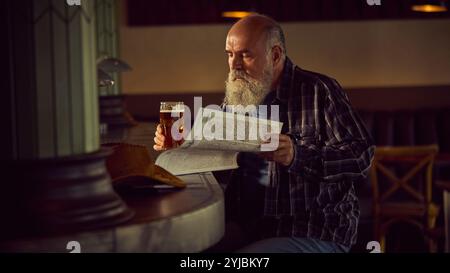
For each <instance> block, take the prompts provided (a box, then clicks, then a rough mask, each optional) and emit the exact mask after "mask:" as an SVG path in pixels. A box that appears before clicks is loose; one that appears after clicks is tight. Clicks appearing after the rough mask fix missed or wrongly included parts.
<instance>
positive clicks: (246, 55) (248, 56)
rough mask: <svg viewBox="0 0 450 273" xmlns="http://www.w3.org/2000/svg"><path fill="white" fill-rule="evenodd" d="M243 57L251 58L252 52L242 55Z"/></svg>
mask: <svg viewBox="0 0 450 273" xmlns="http://www.w3.org/2000/svg"><path fill="white" fill-rule="evenodd" d="M242 57H244V58H250V57H251V55H250V54H244V55H242Z"/></svg>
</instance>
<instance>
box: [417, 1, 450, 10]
mask: <svg viewBox="0 0 450 273" xmlns="http://www.w3.org/2000/svg"><path fill="white" fill-rule="evenodd" d="M447 4H448V3H447V1H444V0H417V1H413V4H412V6H411V9H412V10H413V11H417V12H446V11H447V10H448V8H447Z"/></svg>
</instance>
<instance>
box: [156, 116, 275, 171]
mask: <svg viewBox="0 0 450 273" xmlns="http://www.w3.org/2000/svg"><path fill="white" fill-rule="evenodd" d="M282 125H283V124H282V123H281V122H279V121H273V120H268V119H263V118H257V117H254V116H246V115H242V114H237V113H231V112H224V111H220V110H214V109H209V108H201V109H200V111H199V112H198V114H197V116H196V119H195V121H194V125H193V126H192V129H190V130H189V128H187V131H188V132H186V133H185V136H184V137H185V141H184V142H183V144H182V145H181V146H180V147H178V148H175V149H171V150H167V151H165V152H163V153H161V154H160V155H159V156H158V158H157V159H156V165H159V166H160V167H162V168H164V169H166V170H167V171H169V172H171V173H172V174H174V175H183V174H191V173H199V172H208V171H220V170H228V169H236V168H238V164H237V155H238V153H239V152H263V151H273V150H275V149H276V148H277V147H278V140H277V139H276V140H275V139H271V140H270V143H266V142H264V141H265V140H267V137H268V136H269V135H272V134H275V135H277V134H279V133H280V132H281V128H282ZM185 130H186V129H185ZM272 140H273V141H272Z"/></svg>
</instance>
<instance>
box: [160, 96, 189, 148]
mask: <svg viewBox="0 0 450 273" xmlns="http://www.w3.org/2000/svg"><path fill="white" fill-rule="evenodd" d="M183 114H184V103H183V102H161V107H160V110H159V123H160V125H161V128H162V134H163V135H164V137H165V139H164V148H166V149H169V148H175V147H178V146H180V145H181V143H182V142H183V140H182V139H180V140H174V138H173V137H172V126H173V125H174V123H175V122H176V121H178V120H179V119H181V120H180V122H178V123H177V125H178V132H179V133H180V134H182V133H183V125H184V122H183Z"/></svg>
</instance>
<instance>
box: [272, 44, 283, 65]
mask: <svg viewBox="0 0 450 273" xmlns="http://www.w3.org/2000/svg"><path fill="white" fill-rule="evenodd" d="M282 53H283V50H282V49H281V47H280V46H278V45H276V46H274V47H272V62H273V66H274V67H275V66H277V65H278V64H279V63H280V61H281V55H282Z"/></svg>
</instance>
